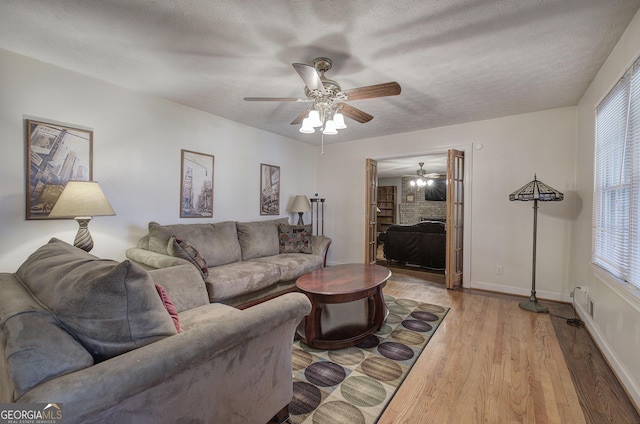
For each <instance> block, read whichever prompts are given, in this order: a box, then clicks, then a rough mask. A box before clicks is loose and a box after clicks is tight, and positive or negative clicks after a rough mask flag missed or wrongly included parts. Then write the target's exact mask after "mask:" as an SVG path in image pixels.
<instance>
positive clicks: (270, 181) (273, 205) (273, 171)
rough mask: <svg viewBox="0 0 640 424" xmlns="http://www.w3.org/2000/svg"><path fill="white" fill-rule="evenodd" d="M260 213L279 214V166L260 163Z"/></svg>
mask: <svg viewBox="0 0 640 424" xmlns="http://www.w3.org/2000/svg"><path fill="white" fill-rule="evenodd" d="M260 215H280V167H279V166H275V165H267V164H265V163H261V164H260Z"/></svg>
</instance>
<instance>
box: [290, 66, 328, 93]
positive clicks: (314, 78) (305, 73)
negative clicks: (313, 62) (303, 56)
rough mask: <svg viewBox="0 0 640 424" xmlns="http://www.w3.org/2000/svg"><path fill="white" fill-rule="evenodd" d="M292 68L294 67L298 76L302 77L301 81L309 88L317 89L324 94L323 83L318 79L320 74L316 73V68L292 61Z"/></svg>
mask: <svg viewBox="0 0 640 424" xmlns="http://www.w3.org/2000/svg"><path fill="white" fill-rule="evenodd" d="M293 69H295V70H296V72H297V73H298V75H300V78H302V81H304V83H305V85H306V86H307V87H308V88H309V90H318V91H320V92H321V93H322V94H326V92H325V91H324V85H323V84H322V80H321V79H320V75H318V71H316V68H314V67H313V66H310V65H307V64H304V63H294V64H293Z"/></svg>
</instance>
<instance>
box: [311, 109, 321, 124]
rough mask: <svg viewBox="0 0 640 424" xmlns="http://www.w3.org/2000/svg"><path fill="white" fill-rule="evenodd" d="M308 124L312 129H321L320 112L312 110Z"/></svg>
mask: <svg viewBox="0 0 640 424" xmlns="http://www.w3.org/2000/svg"><path fill="white" fill-rule="evenodd" d="M309 122H310V125H311V126H312V127H315V128H317V127H321V126H322V121H321V120H320V112H318V111H317V110H315V109H314V110H312V111H310V112H309Z"/></svg>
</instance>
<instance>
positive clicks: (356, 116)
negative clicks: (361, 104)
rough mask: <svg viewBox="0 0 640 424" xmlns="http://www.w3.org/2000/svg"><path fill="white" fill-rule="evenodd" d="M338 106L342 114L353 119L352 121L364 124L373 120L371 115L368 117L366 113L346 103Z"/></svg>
mask: <svg viewBox="0 0 640 424" xmlns="http://www.w3.org/2000/svg"><path fill="white" fill-rule="evenodd" d="M340 106H341V107H342V114H343V115H344V116H347V117H349V118H351V119H353V120H354V121H358V122H360V123H362V124H364V123H365V122H369V121H371V120H372V119H373V115H369V114H368V113H367V112H363V111H361V110H360V109H357V108H355V107H353V106H351V105H348V104H346V103H340Z"/></svg>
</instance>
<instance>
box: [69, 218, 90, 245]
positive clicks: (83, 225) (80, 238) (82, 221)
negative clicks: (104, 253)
mask: <svg viewBox="0 0 640 424" xmlns="http://www.w3.org/2000/svg"><path fill="white" fill-rule="evenodd" d="M74 219H75V220H76V221H77V222H78V226H79V227H80V228H78V233H77V234H76V238H75V240H73V245H74V246H75V247H77V248H80V249H82V250H84V251H85V252H89V251H91V249H93V239H92V238H91V234H90V233H89V221H91V217H90V216H79V217H76V218H74Z"/></svg>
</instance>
